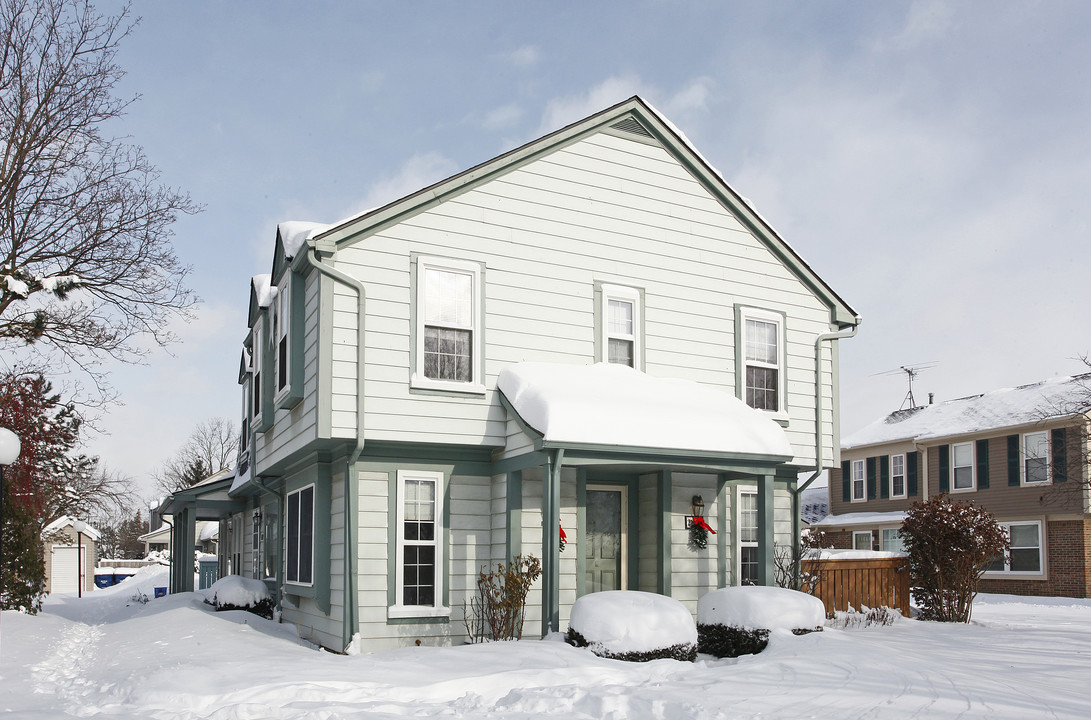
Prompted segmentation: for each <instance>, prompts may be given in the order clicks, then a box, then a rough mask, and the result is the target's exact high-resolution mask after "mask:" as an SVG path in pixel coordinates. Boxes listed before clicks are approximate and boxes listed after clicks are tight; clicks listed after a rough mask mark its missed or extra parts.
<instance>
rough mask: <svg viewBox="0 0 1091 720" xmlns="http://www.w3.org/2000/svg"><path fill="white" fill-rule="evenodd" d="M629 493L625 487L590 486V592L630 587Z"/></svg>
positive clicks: (587, 559)
mask: <svg viewBox="0 0 1091 720" xmlns="http://www.w3.org/2000/svg"><path fill="white" fill-rule="evenodd" d="M627 494H628V493H627V491H626V488H625V487H624V486H617V485H588V486H587V514H586V519H587V528H586V532H587V542H586V549H585V553H586V561H587V562H586V568H587V577H586V581H587V585H586V590H587V592H598V591H600V590H623V589H625V588H627V587H628V582H627V577H626V575H627V569H628V553H627V552H626V544H627V543H626V540H627V533H626V521H627V513H626V508H627V506H628V503H627V502H626V501H627V500H628V498H627V497H626V496H627Z"/></svg>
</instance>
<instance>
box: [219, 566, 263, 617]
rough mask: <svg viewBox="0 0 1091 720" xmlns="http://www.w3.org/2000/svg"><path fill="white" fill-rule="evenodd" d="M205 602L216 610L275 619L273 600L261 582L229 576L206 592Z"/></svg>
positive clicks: (238, 576)
mask: <svg viewBox="0 0 1091 720" xmlns="http://www.w3.org/2000/svg"><path fill="white" fill-rule="evenodd" d="M205 602H206V603H208V604H209V605H214V606H215V607H216V610H217V611H219V610H247V611H249V612H252V613H254V614H255V615H261V616H262V617H264V618H269V619H270V620H271V619H272V618H273V609H274V605H273V598H272V597H271V596H270V595H269V588H268V587H266V586H265V583H263V582H262V581H261V580H252V579H250V578H244V577H242V576H241V575H227V576H225V577H222V578H220V579H219V580H217V581H216V582H214V583H213V584H212V587H210V588H209V589H208V590H205Z"/></svg>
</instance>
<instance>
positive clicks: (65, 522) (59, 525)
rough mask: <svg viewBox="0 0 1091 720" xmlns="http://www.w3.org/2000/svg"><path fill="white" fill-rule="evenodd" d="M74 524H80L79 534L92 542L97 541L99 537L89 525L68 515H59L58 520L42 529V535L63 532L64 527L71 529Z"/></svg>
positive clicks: (96, 531)
mask: <svg viewBox="0 0 1091 720" xmlns="http://www.w3.org/2000/svg"><path fill="white" fill-rule="evenodd" d="M76 523H81V524H82V526H83V527H82V528H80V530H79V532H81V533H83V534H84V535H86V536H88V537H89V538H91V539H92V540H95V541H98V539H99V538H100V537H101V536H100V535H99V531H98V530H96V529H95V528H93V527H91V526H90V525H88V524H87V523H85V522H83V521H82V520H79V519H78V518H74V517H71V516H70V515H61V516H60V517H59V518H57V519H56V520H54V521H53V522H51V523H49V524H48V525H46V526H45V527H44V528H42V535H45V534H47V533H51V532H54V531H56V530H63V529H65V528H66V527H71V526H73V525H75V524H76Z"/></svg>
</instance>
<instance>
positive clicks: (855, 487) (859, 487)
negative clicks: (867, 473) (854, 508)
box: [852, 460, 867, 502]
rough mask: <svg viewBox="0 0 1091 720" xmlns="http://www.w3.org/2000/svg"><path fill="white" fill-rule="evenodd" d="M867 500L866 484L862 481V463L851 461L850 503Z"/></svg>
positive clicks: (861, 461) (860, 461)
mask: <svg viewBox="0 0 1091 720" xmlns="http://www.w3.org/2000/svg"><path fill="white" fill-rule="evenodd" d="M861 500H867V483H866V482H865V480H864V461H863V460H853V461H852V501H853V502H859V501H861Z"/></svg>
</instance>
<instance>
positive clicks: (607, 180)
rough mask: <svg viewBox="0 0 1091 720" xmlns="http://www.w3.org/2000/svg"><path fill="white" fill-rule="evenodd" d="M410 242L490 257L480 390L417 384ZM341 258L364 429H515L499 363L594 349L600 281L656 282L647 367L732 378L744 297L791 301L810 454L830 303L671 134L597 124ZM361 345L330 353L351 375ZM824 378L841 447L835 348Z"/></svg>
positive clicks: (798, 397)
mask: <svg viewBox="0 0 1091 720" xmlns="http://www.w3.org/2000/svg"><path fill="white" fill-rule="evenodd" d="M414 253H417V254H422V255H435V256H439V257H449V258H455V259H463V260H470V261H475V262H480V263H482V264H483V267H484V273H483V276H482V277H483V283H484V286H483V288H482V291H483V302H484V305H485V320H484V326H483V327H482V328H481V332H483V338H484V343H485V347H484V358H483V363H482V371H483V373H484V377H483V378H482V380H483V383H484V385H485V387H486V389H487V391H486V394H485V396H484V397H483V398H482V397H480V396H466V397H464V398H459V397H455V398H451V397H438V396H434V395H424V394H415V393H413V392H412V391H411V390H410V387H409V377H410V375H411V373H412V369H411V368H410V367H409V362H410V358H411V355H412V353H411V342H412V335H413V328H412V327H411V322H410V318H411V317H412V311H411V303H412V298H411V293H410V281H411V272H412V256H413V254H414ZM336 264H337V267H338V268H339V269H340V270H343V271H345V272H348V273H350V274H352V275H353V276H354V277H356V278H358V279H359V280H361V281H362V282H363V283H364V284H365V286H366V287H367V295H368V298H367V304H366V312H367V317H366V318H365V320H364V330H365V332H364V342H365V348H364V355H365V363H366V364H367V366H366V367H365V369H364V371H363V373H362V376H363V378H364V392H365V394H366V398H367V400H366V402H365V412H366V417H365V419H364V429H365V435H366V437H367V438H368V439H373V440H400V441H405V440H410V439H412V440H415V441H418V442H425V443H472V444H476V445H493V446H497V447H500V446H504V445H505V444H507V443H508V442H509V440H510V438H511V437H513V436H512V434H511V433H510V432H509V428H508V427H507V425H506V423H505V422H504V418H503V413H497V412H496V409H497V408H498V407H499V405H498V404H497V402H496V399H495V397H494V395H495V391H494V390H493V389H492V388H494V387H495V382H496V375H497V374H498V373H499V372H500V370H502V369H503V367H505V366H506V365H508V364H510V363H515V362H520V361H525V360H538V361H554V362H579V363H587V362H593V361H594V360H595V359H596V358H595V314H596V308H595V295H594V286H595V282H596V281H600V282H610V283H617V284H622V285H628V286H632V287H637V288H640V289H642V290H643V291H644V302H645V306H644V311H643V312H644V315H643V317H644V336H643V339H644V343H645V347H644V350H643V353H644V359H645V369H646V371H647V372H649V373H651V374H654V375H660V376H673V377H683V378H689V379H693V380H696V381H698V382H702V383H706V384H709V385H711V386H716V387H720V388H722V389H724V390H726V391H729V392H735V383H736V381H737V378H736V377H735V342H736V339H737V335H736V329H735V328H734V308H735V306H736V305H745V306H753V307H758V308H764V309H770V310H776V311H780V312H784V313H785V314H786V316H787V325H786V328H785V340H786V353H787V368H786V378H785V381H786V395H785V397H786V402H787V403H788V414H789V416H790V418H791V421H790V423H789V426H788V435H789V439H790V440H791V441H792V443H793V445H794V447H795V450H796V462H798V463H800V464H805V463H806V461H807V460H808V459H812V458H813V454H814V451H813V445H814V417H813V416H814V339H815V337H816V336H817V335H818V334H819V333H823V332H827V331H828V330H829V327H830V326H829V310H828V308H826V307H825V306H824V305H823V304H822V303H821V302H820V301H819V300H818V299H816V298H815V296H814V294H813V293H812V292H811V291H810V290H809V289H808V288H807V287H806V286H805V285H804V284H803V283H802V282H801V281H800V280H799V279H798V278H797V277H796V276H795V275H794V274H793V273H792V272H791V271H790V270H789V269H788V268H787V267H785V266H784V264H783V263H782V262H781V261H780V259H779V258H777V257H776V256H775V255H774V254H773V253H772V252H771V251H770V250H769V249H768V248H767V247H765V246H764V245H763V244H762V243H761V242H759V241H758V240H757V239H756V238H754V237H753V236H752V235H751V234H750V232H749V231H747V230H746V228H745V227H744V226H743V225H742V223H740V222H739V220H738V219H736V218H735V217H734V216H733V215H732V214H731V213H729V212H728V211H727V210H726V209H725V208H724V207H723V206H722V205H721V204H720V203H719V201H717V200H716V199H715V198H714V197H712V196H711V195H710V194H709V193H708V192H707V191H706V190H705V189H704V187H703V186H702V185H701V184H700V183H698V182H697V181H696V180H695V179H694V178H693V177H692V176H691V175H690V174H689V173H688V171H686V169H685V168H684V167H682V166H681V165H680V164H679V163H678V162H676V161H675V160H674V159H673V158H672V157H671V156H670V155H669V154H668V153H667V152H666V151H665V150H663V149H662V148H659V147H654V146H651V145H647V144H644V143H638V142H632V141H629V140H626V139H624V138H618V137H615V136H612V135H608V134H598V135H594V136H592V137H590V138H585V139H583V140H581V141H579V142H576V143H574V144H572V145H569V146H567V147H564V148H561V149H558V150H556V151H554V152H552V153H550V154H547V155H546V156H544V157H542V158H539V159H537V160H535V161H532V162H529V163H526V164H524V165H523V166H522V167H518V168H516V169H513V170H511V171H509V172H506V173H504V174H503V175H501V176H500V177H498V178H495V179H493V180H491V181H489V182H486V183H483V184H480V185H478V186H476V187H474V188H472V189H470V190H467V191H465V192H462V193H461V194H459V195H458V196H456V197H453V198H450V199H448V200H447V201H445V202H443V203H440V204H438V205H435V206H433V207H431V208H428V209H426V210H424V211H422V212H419V213H417V214H415V215H412V216H410V217H408V218H406V219H403V220H402V221H400V222H398V223H397V224H394V225H391V226H389V227H386V228H383V229H381V230H380V231H378V232H376V233H374V234H372V235H369V236H367V237H362V238H361V239H360V240H359V241H358V242H353V243H347V244H343V245H342V246H341V248H340V249H339V250H338V253H337V255H336ZM338 301H339V302H340V303H341V304H340V305H339V306H338V307H339V308H340V309H339V310H337V312H339V313H340V314H341V315H344V316H346V317H345V318H344V320H345V324H344V326H343V327H344V328H345V329H346V330H352V329H354V328H355V325H354V324H353V323H351V322H347V320H348V317H347V316H350V315H351V313H352V311H353V310H354V309H355V308H354V306H353V307H352V308H350V307H349V306H348V305H347V304H345V302H344V301H343V300H342V299H341V298H338ZM340 327H342V323H341V322H340V321H336V322H335V328H340ZM335 337H338V338H340V337H342V335H340V334H337V333H335ZM344 337H345V338H346V339H347V334H346V335H345V336H344ZM354 339H355V336H354ZM353 348H354V346H352V345H349V344H347V343H346V344H345V345H344V348H343V351H342V352H340V353H338V352H335V354H334V362H335V368H336V371H337V373H338V374H337V375H336V377H337V379H339V380H346V379H349V378H350V376H352V373H354V372H355V366H354V364H353V360H354V357H349V355H350V353H349V352H348V351H349V350H352V349H353ZM827 354H828V353H827ZM822 385H823V393H824V395H825V402H824V404H825V408H826V410H825V412H824V416H823V424H824V425H825V426H826V427H824V428H823V441H824V444H826V445H827V447H826V448H825V449H824V453H823V454H824V457H826V458H827V460H829V459H830V458H832V457H833V430H832V424H831V423H832V420H833V414H832V409H831V408H832V402H831V399H832V385H833V366H832V363H831V362H830V361H829V360H827V361H826V362H825V363H824V368H823V373H822ZM335 387H336V388H337V389H336V390H335V393H337V392H340V393H345V389H344V388H343V385H342V384H341V383H337V384H336V386H335ZM345 398H346V399H349V398H352V399H353V400H354V398H353V396H351V395H348V394H345ZM452 405H454V406H457V407H458V408H459V409H458V410H456V409H455V408H454V407H452ZM335 407H336V408H337V409H338V411H339V415H338V418H339V419H338V422H335V427H343V428H344V429H346V430H347V429H348V428H349V427H353V426H352V425H351V423H352V419H350V417H349V416H350V415H351V414H352V413H351V409H352V408H351V407H350V406H349V405H348V404H347V403H337V404H335ZM352 407H354V404H353V406H352ZM338 423H340V424H338Z"/></svg>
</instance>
